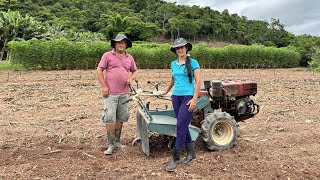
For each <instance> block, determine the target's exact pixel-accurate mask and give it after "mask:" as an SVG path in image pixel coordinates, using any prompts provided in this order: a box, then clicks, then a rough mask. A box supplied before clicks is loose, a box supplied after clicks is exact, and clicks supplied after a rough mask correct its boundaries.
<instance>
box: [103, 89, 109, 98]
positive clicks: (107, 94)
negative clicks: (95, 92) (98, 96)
mask: <svg viewBox="0 0 320 180" xmlns="http://www.w3.org/2000/svg"><path fill="white" fill-rule="evenodd" d="M102 96H103V97H108V96H109V88H108V87H103V88H102Z"/></svg>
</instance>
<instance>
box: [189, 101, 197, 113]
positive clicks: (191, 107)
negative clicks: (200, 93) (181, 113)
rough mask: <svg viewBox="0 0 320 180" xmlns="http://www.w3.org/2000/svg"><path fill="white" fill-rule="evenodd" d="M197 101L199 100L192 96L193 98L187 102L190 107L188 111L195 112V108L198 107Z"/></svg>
mask: <svg viewBox="0 0 320 180" xmlns="http://www.w3.org/2000/svg"><path fill="white" fill-rule="evenodd" d="M196 102H197V100H196V99H193V98H192V99H191V100H190V101H189V102H188V103H187V105H189V108H188V111H189V112H193V110H194V109H195V108H196Z"/></svg>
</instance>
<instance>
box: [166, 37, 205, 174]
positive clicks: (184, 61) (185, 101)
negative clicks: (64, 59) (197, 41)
mask: <svg viewBox="0 0 320 180" xmlns="http://www.w3.org/2000/svg"><path fill="white" fill-rule="evenodd" d="M191 49H192V44H191V43H189V42H187V41H186V40H185V39H183V38H178V39H176V40H175V41H174V43H173V46H172V47H171V49H170V50H171V51H172V52H174V53H175V54H176V55H177V56H178V58H177V59H176V60H174V61H172V62H171V65H170V68H171V71H172V77H171V78H170V83H169V86H168V87H167V89H166V90H165V92H164V93H163V95H164V94H167V93H168V92H169V91H170V90H171V88H172V87H173V90H172V96H171V98H172V106H173V109H174V112H175V114H176V118H177V132H176V143H175V148H174V149H173V152H172V156H173V159H172V161H171V162H170V164H169V165H168V166H167V167H166V170H167V171H174V170H175V169H176V168H177V166H178V165H179V163H180V152H181V149H182V148H183V147H184V146H186V148H187V157H186V158H185V159H184V160H183V163H184V164H188V163H189V162H190V161H191V160H192V159H195V153H194V144H193V143H192V139H191V135H190V132H189V124H190V122H191V120H192V112H193V110H194V108H195V107H196V102H197V98H198V94H199V90H200V66H199V63H198V62H197V61H196V60H195V59H192V58H190V56H188V54H187V53H188V51H191Z"/></svg>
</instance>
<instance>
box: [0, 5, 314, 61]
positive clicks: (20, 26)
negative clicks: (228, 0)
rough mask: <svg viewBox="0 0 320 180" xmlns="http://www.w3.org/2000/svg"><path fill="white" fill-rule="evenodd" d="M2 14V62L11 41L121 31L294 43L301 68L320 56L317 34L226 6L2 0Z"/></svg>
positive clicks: (108, 35) (105, 36)
mask: <svg viewBox="0 0 320 180" xmlns="http://www.w3.org/2000/svg"><path fill="white" fill-rule="evenodd" d="M0 12H1V13H0V33H1V37H0V40H1V41H0V47H1V49H0V50H1V57H0V59H1V60H5V59H6V54H7V51H8V46H7V43H8V42H9V41H11V40H21V39H23V40H30V39H32V38H37V39H47V40H52V39H57V38H61V37H64V38H67V39H69V40H71V41H96V40H103V41H105V40H110V39H112V38H113V37H114V36H115V35H116V34H117V33H119V32H122V33H124V34H126V35H127V36H128V37H129V38H130V39H131V40H133V41H155V42H162V41H164V42H170V40H173V39H175V38H177V37H184V38H187V39H189V40H190V41H192V42H199V41H204V42H210V41H221V42H227V43H231V44H240V45H253V44H258V45H263V46H272V47H277V48H281V47H288V46H294V47H296V49H297V51H298V52H299V53H300V54H301V60H300V65H301V66H307V65H308V62H311V61H312V60H316V59H318V57H319V46H320V38H319V37H316V36H311V35H308V34H304V35H295V34H292V33H290V32H288V31H286V29H285V25H284V24H282V23H281V20H280V19H275V18H271V19H270V20H250V19H248V18H247V17H245V16H239V15H238V14H230V13H229V12H228V10H227V9H226V10H224V11H222V12H219V11H217V10H214V9H211V8H210V7H199V6H191V7H190V6H185V5H177V4H176V3H169V2H165V1H162V0H139V1H135V0H1V1H0ZM314 64H318V62H315V63H314Z"/></svg>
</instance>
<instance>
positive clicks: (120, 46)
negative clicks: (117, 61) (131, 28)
mask: <svg viewBox="0 0 320 180" xmlns="http://www.w3.org/2000/svg"><path fill="white" fill-rule="evenodd" d="M126 47H127V41H126V40H125V39H123V40H121V41H116V42H115V49H116V51H120V52H122V51H124V50H125V49H126Z"/></svg>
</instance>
